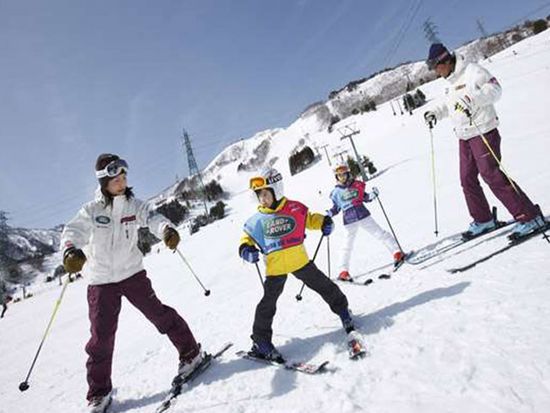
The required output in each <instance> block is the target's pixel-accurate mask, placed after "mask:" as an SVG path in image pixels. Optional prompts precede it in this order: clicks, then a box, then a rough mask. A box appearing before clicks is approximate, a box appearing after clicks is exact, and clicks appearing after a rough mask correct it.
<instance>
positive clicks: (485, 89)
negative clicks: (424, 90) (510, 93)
mask: <svg viewBox="0 0 550 413" xmlns="http://www.w3.org/2000/svg"><path fill="white" fill-rule="evenodd" d="M445 80H446V81H447V82H448V83H449V86H448V87H447V88H446V89H445V97H444V101H443V102H442V103H440V104H436V105H434V106H433V107H432V109H431V110H432V111H433V112H434V113H435V116H436V118H437V120H441V119H443V118H446V117H447V116H450V117H451V120H452V122H453V125H454V131H455V133H456V136H457V137H458V138H459V139H464V140H468V139H470V138H473V137H474V136H479V134H480V133H487V132H489V131H491V130H493V129H495V128H496V127H497V126H498V124H499V122H498V116H497V113H496V111H495V107H494V106H493V104H494V103H495V102H496V101H497V100H498V99H500V96H501V94H502V89H501V87H500V84H499V83H498V81H497V79H496V78H495V77H494V76H493V75H492V74H491V73H489V71H488V70H487V69H485V68H483V67H482V66H480V65H478V64H477V63H473V62H472V63H469V62H467V61H466V60H465V59H464V56H462V55H459V54H456V65H455V70H454V72H453V73H451V75H450V76H449V77H448V78H446V79H445ZM465 96H467V98H466V97H465ZM468 99H469V100H470V102H469V110H470V112H471V114H472V120H470V119H469V118H468V116H466V114H465V113H464V112H463V111H461V110H458V109H457V108H456V107H455V105H456V103H457V102H461V103H462V102H463V101H466V102H467V103H468ZM476 125H477V127H476ZM478 128H479V130H478Z"/></svg>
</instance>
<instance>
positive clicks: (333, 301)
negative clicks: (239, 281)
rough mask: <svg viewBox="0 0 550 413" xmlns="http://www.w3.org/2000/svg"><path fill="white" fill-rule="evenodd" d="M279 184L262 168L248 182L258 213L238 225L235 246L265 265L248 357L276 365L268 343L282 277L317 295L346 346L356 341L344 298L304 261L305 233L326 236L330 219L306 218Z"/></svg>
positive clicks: (277, 355) (302, 207)
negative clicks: (241, 231) (344, 337)
mask: <svg viewBox="0 0 550 413" xmlns="http://www.w3.org/2000/svg"><path fill="white" fill-rule="evenodd" d="M282 179H283V178H282V175H281V174H280V173H279V172H277V170H275V169H273V168H267V169H265V170H263V171H262V173H261V174H260V175H259V176H256V177H253V178H251V179H250V189H251V190H253V191H254V192H255V194H256V196H257V198H258V201H259V203H260V205H259V206H258V212H256V213H255V214H254V215H253V216H252V217H250V218H249V219H248V220H247V221H246V223H245V224H244V235H243V236H242V238H241V244H240V246H239V255H240V256H241V257H242V258H243V259H244V260H246V261H248V262H250V263H256V262H258V260H259V252H260V251H261V252H262V254H264V255H265V262H266V278H265V282H264V295H263V297H262V299H261V300H260V302H259V303H258V306H257V307H256V314H255V317H254V325H253V327H252V336H251V338H252V341H253V344H252V350H251V351H250V354H252V355H254V356H256V357H260V358H265V359H269V360H274V361H277V362H283V361H284V359H283V356H282V355H281V354H280V353H279V351H278V350H277V349H276V348H275V346H274V345H273V343H272V335H273V330H272V324H273V318H274V317H275V312H276V309H277V299H278V298H279V296H280V295H281V293H282V292H283V287H284V285H285V282H286V279H287V274H288V273H292V274H294V276H295V277H296V278H298V279H299V280H302V281H303V282H304V283H305V284H306V285H307V286H308V287H309V288H311V289H312V290H314V291H315V292H317V293H318V294H319V295H320V296H321V297H322V298H323V300H324V301H325V302H326V303H327V304H328V305H329V306H330V309H331V310H332V312H333V313H335V314H337V315H338V316H339V317H340V320H341V321H342V324H343V326H344V329H345V330H346V333H348V335H349V341H348V345H350V346H351V345H354V344H355V343H356V342H353V340H357V337H356V335H355V333H354V330H355V327H354V324H353V320H352V317H351V314H350V312H349V310H348V300H347V298H346V296H345V295H344V294H343V293H342V291H340V289H339V288H338V286H337V285H336V284H334V283H333V282H332V281H331V280H330V279H329V278H328V277H326V276H325V274H323V273H322V272H321V271H320V270H319V269H318V268H317V267H316V266H315V264H314V263H313V262H311V261H310V260H309V257H308V255H307V252H306V249H305V247H304V244H303V242H304V238H305V230H306V228H307V229H316V230H321V231H322V233H323V235H327V236H328V235H330V233H331V232H332V229H333V222H332V219H331V218H330V217H329V216H323V215H321V214H317V213H311V212H309V210H308V208H307V207H306V206H305V205H304V204H302V203H300V202H298V201H292V200H290V199H287V198H286V197H284V195H283V182H282ZM257 247H259V251H258V248H257Z"/></svg>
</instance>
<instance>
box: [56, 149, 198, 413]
mask: <svg viewBox="0 0 550 413" xmlns="http://www.w3.org/2000/svg"><path fill="white" fill-rule="evenodd" d="M127 171H128V164H127V163H126V161H124V160H123V159H120V158H119V157H118V156H117V155H113V154H102V155H100V156H99V157H98V159H97V162H96V177H97V178H98V179H99V184H100V192H99V193H98V196H97V198H96V200H94V201H92V202H89V203H87V204H85V205H84V206H83V207H82V208H81V209H80V211H79V212H78V214H77V215H76V217H74V218H73V219H72V220H71V221H70V222H69V223H68V224H67V225H66V226H65V229H64V230H63V234H62V236H61V247H62V248H63V250H64V253H63V265H64V267H65V269H66V270H67V272H68V273H73V274H76V273H79V272H80V270H82V267H83V266H84V264H85V263H87V265H86V273H85V275H87V277H88V282H89V286H88V312H89V318H90V323H91V328H90V332H91V338H90V340H89V341H88V344H87V345H86V352H87V353H88V356H89V357H88V361H87V362H86V368H87V379H88V385H89V388H88V394H87V399H88V406H89V411H90V413H99V412H105V411H106V409H107V407H108V406H109V404H110V402H111V391H112V384H111V364H112V358H113V350H114V344H115V333H116V330H117V324H118V315H119V313H120V308H121V299H122V296H124V297H126V298H127V299H128V301H129V302H130V303H131V304H132V305H134V306H135V307H136V308H137V309H138V310H139V311H141V312H142V313H143V314H144V315H145V317H146V318H147V319H148V320H149V321H151V322H152V323H153V324H154V325H155V327H156V328H157V329H158V331H159V332H160V333H161V334H166V335H167V336H168V338H169V339H170V341H171V342H172V343H173V344H174V346H175V347H176V349H177V350H178V353H179V359H180V365H179V368H178V373H179V374H180V375H182V376H185V375H187V374H189V373H191V372H192V371H193V369H194V368H195V367H196V366H197V365H198V364H200V362H201V361H202V358H203V352H202V351H201V350H200V346H199V345H198V344H197V342H196V341H195V338H194V337H193V334H192V333H191V331H190V330H189V327H188V326H187V323H186V322H185V320H184V319H183V318H181V317H180V315H179V314H178V313H177V312H176V311H175V310H174V309H172V308H170V307H168V306H166V305H164V304H162V303H161V302H160V300H159V299H158V298H157V296H156V295H155V292H154V291H153V288H152V287H151V281H150V280H149V278H148V277H147V275H146V272H145V270H144V269H143V262H142V261H143V260H142V254H141V252H140V250H139V249H138V247H137V241H138V228H139V227H143V226H148V227H149V228H150V229H151V231H152V232H153V233H154V234H155V235H157V237H159V238H162V239H163V240H164V243H165V244H166V245H167V246H168V248H170V249H176V247H177V245H178V243H179V240H180V237H179V234H178V232H177V231H176V229H174V228H173V227H172V226H171V224H170V223H169V222H168V221H167V220H166V219H164V218H163V217H161V216H160V215H153V216H149V214H148V211H147V207H146V205H145V204H144V203H143V202H142V201H139V200H137V199H135V198H134V195H133V193H132V189H131V188H129V187H128V186H127V181H126V173H127ZM86 246H87V247H88V249H87V256H86V255H85V254H84V252H83V251H82V248H84V247H86Z"/></svg>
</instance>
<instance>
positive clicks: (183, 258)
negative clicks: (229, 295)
mask: <svg viewBox="0 0 550 413" xmlns="http://www.w3.org/2000/svg"><path fill="white" fill-rule="evenodd" d="M175 251H176V252H177V253H178V255H179V256H180V257H181V259H182V260H183V262H184V263H185V265H187V268H189V271H191V274H193V276H194V277H195V280H197V282H198V283H199V284H200V286H201V287H202V289H203V290H204V295H206V296H209V295H210V290H207V289H206V288H205V287H204V285H202V282H201V280H200V279H199V277H198V276H197V274H195V271H193V268H191V265H189V262H187V260H186V259H185V257H184V256H183V254H182V253H181V251H180V250H179V249H177V248H176V250H175Z"/></svg>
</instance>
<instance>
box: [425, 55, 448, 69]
mask: <svg viewBox="0 0 550 413" xmlns="http://www.w3.org/2000/svg"><path fill="white" fill-rule="evenodd" d="M450 58H451V55H450V54H449V53H448V52H443V53H442V54H440V55H439V56H437V57H435V58H433V59H428V60H426V64H427V65H428V69H430V70H434V69H435V67H436V66H437V65H438V64H440V63H445V62H447V61H448V60H449V59H450Z"/></svg>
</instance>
